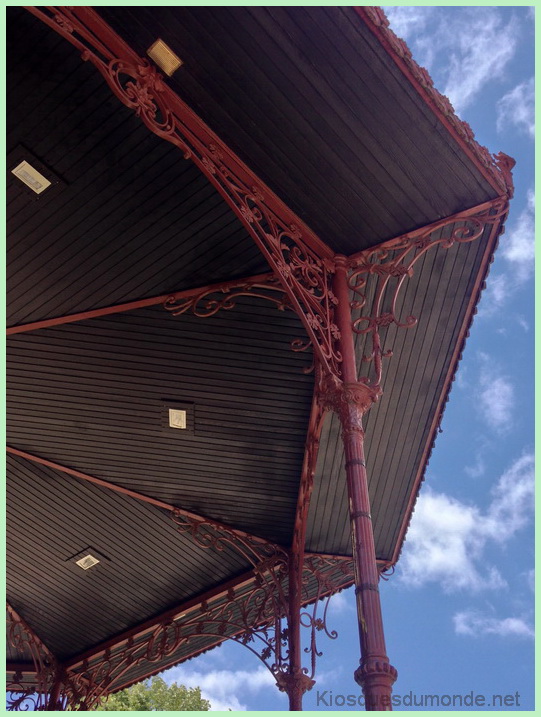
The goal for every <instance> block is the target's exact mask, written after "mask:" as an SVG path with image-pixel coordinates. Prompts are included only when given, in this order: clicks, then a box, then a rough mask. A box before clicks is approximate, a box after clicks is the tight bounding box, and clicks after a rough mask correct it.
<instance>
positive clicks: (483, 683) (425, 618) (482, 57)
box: [165, 7, 534, 710]
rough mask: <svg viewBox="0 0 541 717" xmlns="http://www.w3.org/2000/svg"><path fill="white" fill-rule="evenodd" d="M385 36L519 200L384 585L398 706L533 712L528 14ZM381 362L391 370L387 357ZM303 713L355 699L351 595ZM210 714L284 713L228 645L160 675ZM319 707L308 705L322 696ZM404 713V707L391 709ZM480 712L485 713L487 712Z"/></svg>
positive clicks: (399, 11)
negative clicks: (201, 700) (417, 698)
mask: <svg viewBox="0 0 541 717" xmlns="http://www.w3.org/2000/svg"><path fill="white" fill-rule="evenodd" d="M386 11H387V14H388V17H389V19H390V21H391V26H392V27H393V29H394V30H395V32H396V33H397V34H398V35H399V36H401V37H403V38H404V39H405V40H406V41H407V43H408V45H409V47H410V49H411V50H412V52H413V55H414V57H415V59H416V60H417V62H418V63H419V64H420V65H422V66H424V67H426V68H427V69H428V71H429V72H430V74H431V76H432V78H433V80H434V83H435V85H436V87H437V88H438V89H439V90H440V91H441V92H442V93H443V94H445V95H447V96H448V97H449V99H450V100H451V102H452V104H453V106H454V107H455V109H456V111H457V113H458V114H459V116H460V117H461V118H462V119H464V120H466V121H467V122H468V123H469V124H470V125H471V127H472V128H473V130H474V132H475V135H476V139H477V140H478V141H479V143H480V144H482V145H485V146H486V147H488V148H489V150H490V151H491V152H494V153H496V152H498V151H500V150H502V151H504V152H506V153H507V154H509V155H511V156H512V157H514V158H515V159H516V161H517V165H516V167H515V171H514V178H515V188H516V191H515V198H514V199H513V201H512V204H511V213H510V216H509V219H508V222H507V229H506V233H505V235H504V236H503V237H502V238H501V239H500V247H499V250H498V252H497V255H496V259H495V261H494V264H493V265H492V268H491V272H490V276H489V278H488V281H487V289H486V290H485V292H484V294H483V297H482V299H481V303H480V305H479V311H478V315H477V317H476V319H475V321H474V325H473V328H472V331H471V336H470V338H469V339H468V342H467V345H466V350H465V352H464V357H463V360H462V363H461V366H460V369H459V373H458V376H457V379H456V381H455V384H454V388H453V390H452V393H451V397H450V401H449V403H448V406H447V409H446V413H445V416H444V420H443V424H442V428H443V433H442V434H441V435H440V436H439V437H438V439H437V443H436V448H435V451H434V453H433V455H432V458H431V460H430V464H429V468H428V472H427V477H426V481H425V484H424V487H423V490H422V494H421V497H420V499H419V501H418V504H417V507H416V511H415V514H414V517H413V520H412V523H411V528H410V531H409V533H408V537H407V541H406V544H405V547H404V551H403V554H402V558H401V560H400V562H399V564H398V567H397V571H396V573H395V575H394V576H393V577H392V578H391V579H390V580H389V581H388V582H387V583H384V584H382V589H381V592H382V601H383V610H384V620H385V625H386V639H387V648H388V653H389V657H390V660H391V662H392V664H394V665H395V666H396V667H397V669H398V672H399V678H398V681H397V683H396V684H395V693H396V694H399V695H407V694H409V692H412V693H414V694H417V695H421V694H427V693H428V694H434V693H439V694H451V695H452V694H468V693H470V692H471V691H473V692H474V694H476V695H478V694H483V695H485V696H486V697H487V698H488V699H492V695H493V694H503V695H506V694H509V695H515V694H516V693H517V692H518V693H519V704H518V705H517V706H516V707H515V709H517V708H518V709H530V710H531V709H533V706H534V702H533V585H534V579H533V568H534V549H533V445H534V443H533V442H534V435H533V425H534V401H533V338H534V315H533V292H534V286H533V256H534V224H533V204H534V194H533V192H534V155H533V152H534V143H533V135H534V126H533V109H534V104H533V74H534V70H533V41H534V27H533V10H532V9H531V8H526V7H514V8H513V7H394V8H387V9H386ZM391 360H392V359H391ZM331 606H332V608H331V615H330V622H331V625H330V626H331V627H332V628H335V629H337V630H338V632H339V637H338V639H337V640H335V641H334V642H333V641H330V640H327V639H323V640H322V642H321V648H322V649H323V651H324V656H323V657H322V658H321V659H320V660H319V664H318V674H317V675H316V677H317V679H318V683H317V684H316V686H315V687H314V689H313V690H312V691H311V692H309V693H307V694H306V696H305V709H316V708H317V709H325V708H326V707H325V702H324V701H322V700H321V693H322V692H324V691H325V690H326V691H327V693H326V695H324V697H323V700H325V701H327V702H328V701H329V699H330V693H331V692H332V693H333V695H338V694H346V695H347V694H359V690H358V688H357V686H356V685H355V683H354V681H353V676H352V674H353V671H354V669H355V667H356V666H357V664H358V659H359V648H358V641H357V627H356V615H355V608H354V601H353V594H352V591H351V590H349V591H346V592H344V593H342V594H341V595H338V596H335V597H334V598H333V600H332V601H331ZM165 676H166V679H167V680H177V681H179V682H183V683H185V684H189V685H199V686H201V687H202V690H203V694H204V696H206V697H207V698H209V699H210V700H211V703H212V705H213V707H214V709H227V708H228V707H230V708H232V709H234V710H235V709H236V710H240V709H243V710H245V709H248V710H251V709H254V710H256V709H258V710H261V709H268V710H283V709H287V700H286V698H285V696H283V695H280V694H279V693H278V691H277V689H276V688H275V686H274V683H273V679H272V677H271V675H270V674H269V673H268V672H267V671H266V670H265V668H264V667H263V666H262V665H261V664H260V663H258V660H257V658H255V657H254V656H253V655H252V654H251V653H249V652H248V651H247V650H246V649H245V648H242V647H240V646H237V645H234V644H227V645H224V646H222V647H221V648H219V649H217V650H215V651H213V652H211V653H208V654H207V655H203V656H202V657H200V658H198V659H196V660H193V661H191V662H189V663H186V664H184V665H182V666H180V667H177V668H173V669H172V670H170V671H168V672H167V673H165ZM318 690H319V691H320V704H319V707H318V706H317V691H318ZM402 709H407V707H402ZM488 709H491V707H490V706H489V707H488Z"/></svg>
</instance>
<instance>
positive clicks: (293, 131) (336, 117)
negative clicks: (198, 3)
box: [98, 7, 495, 254]
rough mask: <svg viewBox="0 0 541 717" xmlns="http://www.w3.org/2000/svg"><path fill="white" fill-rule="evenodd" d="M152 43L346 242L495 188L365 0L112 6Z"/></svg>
mask: <svg viewBox="0 0 541 717" xmlns="http://www.w3.org/2000/svg"><path fill="white" fill-rule="evenodd" d="M98 12H99V14H100V15H101V16H102V17H103V18H104V19H105V20H106V21H107V22H108V23H109V24H110V25H111V26H112V27H113V28H114V29H115V30H116V31H117V32H118V34H119V35H120V36H121V37H123V38H124V39H125V40H126V41H127V42H128V44H129V45H130V46H131V47H133V49H134V50H135V51H136V52H137V53H139V54H140V55H141V56H143V57H144V56H145V53H146V50H147V49H148V48H149V47H150V46H151V44H152V43H153V42H154V41H155V40H156V38H157V37H161V38H162V39H163V40H164V41H165V42H166V43H169V45H170V47H171V48H172V49H173V50H174V51H175V52H176V53H177V54H178V56H179V57H180V58H181V59H182V61H183V63H184V64H183V65H182V67H181V68H180V69H179V70H178V71H177V72H176V73H175V74H174V75H173V77H172V78H171V80H170V84H171V87H172V88H173V89H174V90H175V91H176V92H177V94H178V95H179V96H180V97H181V98H182V99H183V100H184V101H186V102H187V103H188V104H189V105H190V106H191V107H193V108H194V109H195V111H196V112H197V113H198V114H199V115H200V116H201V117H202V119H203V120H204V121H205V122H206V123H207V124H208V125H209V126H210V127H211V129H213V130H214V131H215V132H216V133H217V134H218V136H220V137H221V139H223V140H224V141H225V142H226V144H228V146H230V147H231V148H232V149H233V150H234V151H235V152H236V153H237V154H238V155H239V156H240V157H241V158H242V159H244V160H245V162H246V163H247V164H248V166H249V167H250V168H251V169H252V170H253V171H255V172H256V174H257V175H258V176H259V177H261V178H262V179H263V181H265V182H266V183H267V184H268V185H269V186H270V187H271V189H273V190H274V191H275V192H276V193H277V194H278V196H280V197H281V198H282V199H283V200H284V201H285V202H286V203H287V204H288V206H290V207H291V208H292V209H293V210H294V211H295V212H296V213H297V214H298V215H299V216H300V217H302V218H303V219H304V220H305V222H306V223H307V224H308V225H309V226H310V227H311V228H312V229H313V230H314V231H315V232H316V234H318V235H319V237H320V238H321V239H323V240H324V241H325V242H326V243H327V244H329V245H330V246H331V247H332V248H333V249H334V250H335V251H337V252H342V253H344V254H351V253H353V252H356V251H359V250H360V249H363V248H365V247H368V246H371V245H374V244H378V243H380V242H381V241H383V240H385V239H390V238H392V237H394V236H397V235H399V234H402V233H404V232H405V231H409V230H411V229H414V228H416V227H419V226H425V225H426V224H429V223H431V222H434V221H436V220H438V219H440V218H442V217H447V216H450V215H452V214H455V213H456V212H457V211H459V210H461V209H464V208H465V207H469V206H475V205H476V204H480V203H482V202H483V201H486V199H487V195H488V196H490V197H494V196H495V192H494V190H493V189H492V188H491V187H490V185H489V184H488V183H487V182H486V180H485V179H483V178H482V176H481V175H480V173H479V172H478V171H477V170H476V169H475V168H474V167H473V166H472V163H471V162H470V161H469V160H468V158H467V157H466V156H465V155H464V153H463V152H462V151H461V150H460V148H459V147H458V145H457V144H456V142H455V141H454V140H453V139H452V138H451V137H450V136H449V134H448V133H447V131H446V130H445V128H444V127H443V126H441V124H440V123H439V122H437V121H435V118H434V115H433V113H432V112H431V111H430V109H429V108H428V107H427V105H426V103H425V102H424V100H423V99H421V97H420V96H419V95H418V93H417V92H416V90H415V89H414V88H413V87H412V86H411V85H410V84H409V83H408V82H405V81H404V76H403V75H402V73H401V71H400V70H399V68H398V67H396V65H395V64H394V62H393V61H392V59H391V58H390V57H389V56H388V55H387V53H386V52H384V51H383V49H382V47H381V46H380V45H379V42H378V41H377V40H376V38H375V37H374V36H373V35H372V33H371V31H370V30H369V29H368V28H367V27H366V25H365V24H364V23H363V21H362V20H361V19H360V17H359V16H358V15H357V13H356V11H355V9H354V8H353V7H345V8H338V7H332V8H331V7H329V8H323V7H306V8H305V7H302V8H301V7H208V8H205V7H175V8H168V7H152V8H150V7H130V8H125V7H100V8H99V10H98Z"/></svg>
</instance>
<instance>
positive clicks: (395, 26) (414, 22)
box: [383, 6, 435, 40]
mask: <svg viewBox="0 0 541 717" xmlns="http://www.w3.org/2000/svg"><path fill="white" fill-rule="evenodd" d="M383 10H384V12H385V14H386V15H387V19H388V20H389V24H390V26H391V28H392V30H393V32H394V33H395V34H396V35H398V37H401V38H402V39H403V40H409V39H410V38H411V36H412V35H415V36H419V34H421V33H422V32H424V31H425V30H426V26H427V24H428V22H429V20H430V19H431V17H432V16H433V14H434V10H435V8H433V7H404V6H402V7H384V8H383Z"/></svg>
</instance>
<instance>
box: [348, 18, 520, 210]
mask: <svg viewBox="0 0 541 717" xmlns="http://www.w3.org/2000/svg"><path fill="white" fill-rule="evenodd" d="M355 10H356V12H357V14H358V15H359V16H360V17H361V18H362V20H363V21H364V22H365V24H366V25H367V26H368V28H369V29H370V30H371V31H372V32H373V33H374V35H375V36H376V37H377V38H378V40H379V41H380V42H381V44H382V45H383V47H384V48H385V50H386V51H387V53H388V54H389V55H390V56H391V58H392V59H393V60H394V62H395V64H396V65H397V66H398V67H399V68H400V69H401V70H402V72H403V73H404V75H405V76H406V77H407V78H408V80H409V81H410V82H411V84H412V85H413V87H414V88H415V89H416V90H417V92H418V93H419V95H420V96H421V97H422V99H423V100H424V101H425V102H426V104H427V105H428V106H429V107H430V109H431V110H432V111H433V112H434V114H435V115H436V116H437V117H438V119H439V120H440V121H441V122H442V124H443V125H444V126H445V127H446V128H447V130H448V131H449V132H450V133H451V135H453V137H454V138H455V139H456V141H457V142H458V144H459V145H460V147H461V148H462V149H463V150H464V152H465V153H466V154H467V155H468V156H469V158H470V159H471V160H472V161H473V162H474V164H475V165H476V166H477V168H478V169H479V170H480V172H481V174H482V175H483V176H484V177H485V179H486V180H487V181H488V182H489V184H491V185H492V187H494V189H495V190H496V191H498V192H501V191H504V192H505V193H506V194H507V196H508V197H509V198H510V199H511V197H512V196H513V191H514V187H513V178H512V175H511V170H512V168H513V167H514V166H515V160H514V159H513V158H512V157H509V156H508V155H506V154H504V153H503V152H499V153H498V154H494V155H492V154H491V153H490V152H489V150H488V149H487V148H486V147H483V146H482V145H480V144H479V143H478V142H477V141H476V140H475V136H474V133H473V130H472V128H471V127H470V125H469V124H468V123H467V122H464V121H463V120H461V119H460V118H459V117H457V115H456V113H455V110H454V108H453V105H452V104H451V102H450V101H449V99H448V98H447V97H445V95H442V94H441V93H440V92H439V91H438V90H437V89H436V88H435V87H434V82H433V81H432V78H431V77H430V75H429V74H428V72H427V70H426V69H425V68H424V67H420V66H419V65H418V64H417V62H415V60H414V59H413V56H412V54H411V50H410V49H409V47H408V46H407V44H406V43H405V42H404V40H402V39H401V38H399V37H397V35H395V33H394V32H393V31H392V30H391V28H390V27H389V20H388V19H387V16H386V15H385V13H384V12H383V10H382V9H381V8H380V7H375V6H362V7H356V8H355Z"/></svg>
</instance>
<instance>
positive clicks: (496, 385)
mask: <svg viewBox="0 0 541 717" xmlns="http://www.w3.org/2000/svg"><path fill="white" fill-rule="evenodd" d="M479 360H480V363H481V370H480V377H479V384H478V388H477V391H476V393H475V400H476V405H477V409H478V411H479V412H480V413H481V415H482V417H483V419H484V420H485V421H486V423H487V424H488V425H489V426H490V428H493V429H494V430H495V431H497V432H498V433H505V431H507V430H508V429H509V428H510V426H511V425H512V410H513V402H514V389H513V385H512V384H511V382H510V381H509V379H508V378H507V377H506V376H502V375H501V374H500V370H499V368H498V365H497V363H496V362H495V361H493V360H492V359H491V358H490V357H489V356H487V354H484V353H479Z"/></svg>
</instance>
